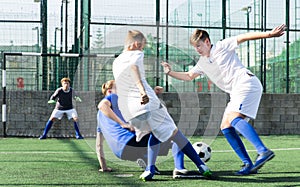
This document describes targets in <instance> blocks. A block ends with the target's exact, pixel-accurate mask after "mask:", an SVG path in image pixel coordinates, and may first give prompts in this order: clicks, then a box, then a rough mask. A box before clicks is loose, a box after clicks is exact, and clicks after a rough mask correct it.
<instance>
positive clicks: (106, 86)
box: [102, 80, 115, 95]
mask: <svg viewBox="0 0 300 187" xmlns="http://www.w3.org/2000/svg"><path fill="white" fill-rule="evenodd" d="M114 84H115V81H114V80H109V81H107V82H106V83H104V84H102V93H103V95H106V94H107V90H108V89H112V87H113V85H114Z"/></svg>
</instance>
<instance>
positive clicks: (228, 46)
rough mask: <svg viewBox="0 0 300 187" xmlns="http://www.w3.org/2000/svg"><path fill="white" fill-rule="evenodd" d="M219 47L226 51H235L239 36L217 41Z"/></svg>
mask: <svg viewBox="0 0 300 187" xmlns="http://www.w3.org/2000/svg"><path fill="white" fill-rule="evenodd" d="M216 45H217V46H218V45H219V46H218V47H221V48H223V50H226V51H234V50H236V49H237V48H238V43H237V36H234V37H230V38H226V39H224V40H222V41H219V42H217V44H216Z"/></svg>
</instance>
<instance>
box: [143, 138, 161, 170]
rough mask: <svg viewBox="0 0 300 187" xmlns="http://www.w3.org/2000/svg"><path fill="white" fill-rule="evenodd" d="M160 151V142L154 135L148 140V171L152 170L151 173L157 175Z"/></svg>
mask: <svg viewBox="0 0 300 187" xmlns="http://www.w3.org/2000/svg"><path fill="white" fill-rule="evenodd" d="M159 149H160V141H159V140H158V139H157V138H156V137H155V136H154V135H153V134H150V137H149V140H148V162H147V167H146V171H149V170H150V172H151V173H155V162H156V158H157V155H158V153H159Z"/></svg>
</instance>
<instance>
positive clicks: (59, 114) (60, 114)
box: [50, 108, 78, 120]
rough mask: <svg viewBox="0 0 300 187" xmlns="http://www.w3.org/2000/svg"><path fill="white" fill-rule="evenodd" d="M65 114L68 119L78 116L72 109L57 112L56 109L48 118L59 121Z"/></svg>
mask: <svg viewBox="0 0 300 187" xmlns="http://www.w3.org/2000/svg"><path fill="white" fill-rule="evenodd" d="M64 114H66V115H67V117H68V119H69V120H70V119H72V118H77V117H78V114H77V112H76V110H75V109H74V108H73V109H70V110H57V109H54V110H53V112H52V114H51V116H50V119H51V118H57V119H59V120H61V118H62V117H63V115H64Z"/></svg>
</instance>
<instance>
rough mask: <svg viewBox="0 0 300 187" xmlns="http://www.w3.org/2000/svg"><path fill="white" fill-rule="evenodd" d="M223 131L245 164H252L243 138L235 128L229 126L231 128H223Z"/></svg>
mask: <svg viewBox="0 0 300 187" xmlns="http://www.w3.org/2000/svg"><path fill="white" fill-rule="evenodd" d="M222 133H223V134H224V136H225V138H226V139H227V141H228V143H229V144H230V145H231V147H232V149H233V150H234V151H235V153H236V154H237V155H238V156H239V157H240V159H241V160H242V162H243V163H245V164H252V161H251V159H250V157H249V155H248V153H247V151H246V148H245V146H244V144H243V142H242V140H241V138H240V137H239V135H238V134H237V133H236V131H235V129H234V128H233V127H229V128H226V129H223V130H222Z"/></svg>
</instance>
